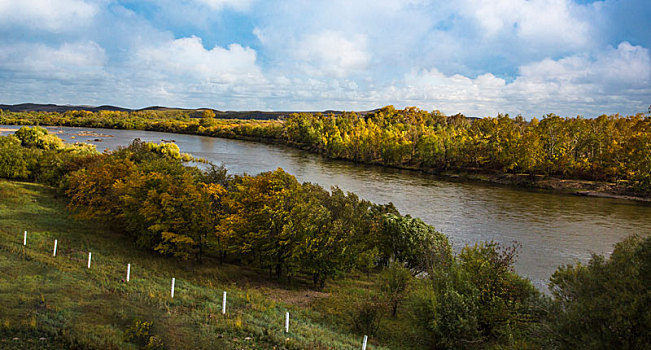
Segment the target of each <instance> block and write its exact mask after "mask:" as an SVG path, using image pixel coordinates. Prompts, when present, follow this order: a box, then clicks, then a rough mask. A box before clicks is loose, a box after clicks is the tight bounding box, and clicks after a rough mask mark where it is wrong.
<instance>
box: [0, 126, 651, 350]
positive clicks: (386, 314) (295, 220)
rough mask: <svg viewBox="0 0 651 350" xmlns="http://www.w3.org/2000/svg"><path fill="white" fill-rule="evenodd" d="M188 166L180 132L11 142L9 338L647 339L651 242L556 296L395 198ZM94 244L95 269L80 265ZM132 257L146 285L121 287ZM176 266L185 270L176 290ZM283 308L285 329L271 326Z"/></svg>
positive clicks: (305, 343)
mask: <svg viewBox="0 0 651 350" xmlns="http://www.w3.org/2000/svg"><path fill="white" fill-rule="evenodd" d="M189 161H192V158H191V157H189V156H188V155H184V154H182V153H181V152H180V150H179V148H178V146H176V145H175V144H171V143H161V144H155V143H145V142H141V141H140V140H134V142H133V143H132V144H131V145H129V146H128V147H121V148H119V149H117V150H114V151H111V152H105V153H101V154H100V153H99V152H97V151H96V149H95V148H94V146H93V145H88V144H81V143H76V144H65V143H63V141H62V140H61V139H59V138H58V137H57V136H56V135H52V134H48V131H47V130H46V129H44V128H41V127H31V128H30V127H22V128H20V129H19V130H17V131H16V132H15V133H14V134H13V135H9V136H0V178H5V179H13V180H31V181H35V182H37V183H36V184H28V183H17V182H8V181H4V180H3V181H0V236H1V237H0V238H1V239H0V267H2V268H1V269H0V271H2V272H0V282H1V283H0V302H1V303H2V305H5V306H7V308H5V309H3V312H2V314H0V322H1V323H0V338H1V339H0V347H5V345H6V346H7V347H10V348H11V347H12V346H13V345H15V344H17V343H11V342H12V341H15V339H18V341H19V342H20V341H22V340H24V339H25V338H26V339H28V340H25V343H20V345H21V346H23V347H26V348H30V347H33V348H43V346H40V345H38V344H37V345H34V341H36V340H35V339H36V338H37V337H38V341H44V342H48V344H49V342H52V343H53V344H55V345H53V347H61V346H68V347H75V348H89V349H94V348H101V349H106V348H143V349H165V348H180V347H184V346H186V345H188V344H190V343H191V344H192V346H191V347H193V348H202V347H210V346H212V344H220V345H223V348H263V349H273V348H283V349H305V348H310V349H331V348H351V347H353V348H354V347H358V346H359V339H361V338H362V336H364V335H368V336H369V337H370V339H371V342H372V343H373V344H374V348H378V349H379V348H382V347H387V348H400V349H422V348H435V349H458V348H467V349H508V348H513V349H520V348H533V349H537V348H560V349H582V348H586V349H590V348H631V349H632V348H642V347H644V346H646V345H647V344H649V343H651V329H650V327H649V326H648V325H649V320H651V312H649V310H648V305H649V303H651V294H650V293H649V290H651V285H650V284H649V283H651V275H649V273H650V272H651V237H639V236H632V237H629V238H627V239H626V240H624V241H623V242H620V243H618V244H617V245H616V246H615V249H614V251H613V253H612V254H611V256H610V257H609V258H604V257H602V256H597V255H594V256H593V257H592V259H591V260H590V262H589V263H588V264H586V265H583V264H578V263H577V264H576V265H574V266H572V265H568V266H562V267H559V268H558V269H557V271H556V272H555V273H554V274H553V275H552V277H551V279H550V290H551V293H552V296H551V297H550V296H546V295H544V294H542V293H540V291H538V290H536V288H535V287H534V286H533V285H532V284H531V282H530V281H529V280H527V279H526V278H523V277H521V276H519V275H518V274H516V273H515V272H514V270H513V263H514V261H515V259H516V257H517V250H518V249H517V245H514V246H511V247H504V246H501V245H499V244H497V243H494V242H483V243H478V244H476V245H474V246H466V247H464V248H463V249H461V251H460V252H459V253H454V252H453V250H452V248H451V245H450V243H449V241H448V238H447V237H446V236H445V235H443V234H441V233H439V232H437V231H436V230H435V229H434V227H432V226H430V225H427V224H425V223H424V222H422V221H421V220H420V219H418V218H412V217H410V216H409V215H403V214H401V213H399V212H398V211H397V210H396V209H395V208H394V207H393V205H392V204H391V203H389V204H386V205H378V204H374V203H371V202H369V201H365V200H361V199H359V197H357V196H356V195H355V194H354V193H344V192H343V191H341V190H340V189H338V188H336V187H334V188H332V189H331V191H327V190H325V189H324V188H322V187H321V186H319V185H317V184H311V183H302V184H301V183H299V182H298V181H297V180H296V178H295V177H294V176H292V175H291V174H287V173H286V172H284V171H283V170H282V169H277V170H275V171H269V172H265V173H261V174H258V175H255V176H249V175H241V176H240V175H232V174H228V173H227V171H226V170H225V169H224V168H223V167H218V166H214V165H210V166H209V168H208V169H207V170H201V169H199V168H197V167H192V166H187V165H186V164H187V162H189ZM43 184H45V185H49V186H51V187H46V186H44V185H43ZM53 196H57V197H59V198H58V199H55V198H53ZM64 206H67V210H68V211H69V213H70V214H66V212H65V211H64V210H63V209H64ZM72 218H74V219H75V220H77V221H73V219H72ZM23 231H29V232H30V236H29V237H30V238H28V239H27V240H25V241H28V242H30V243H29V246H27V245H25V241H21V240H20V239H21V238H23V239H25V238H26V237H27V234H25V236H22V235H21V234H22V232H23ZM54 239H57V240H59V253H58V255H60V256H57V257H53V256H52V251H51V249H52V248H51V244H52V241H53V240H54ZM21 243H22V245H21ZM91 250H92V252H93V255H92V256H93V259H94V260H93V266H95V268H94V269H90V268H84V264H85V260H84V259H85V257H86V256H87V257H88V259H90V252H91ZM86 253H88V254H86ZM134 258H135V259H136V261H135V263H134V260H133V259H134ZM127 263H129V264H131V263H134V265H133V266H134V267H137V268H136V269H133V270H131V271H132V272H133V274H132V275H131V276H132V277H135V276H139V274H141V275H140V276H142V277H137V278H141V279H140V280H137V281H138V282H136V280H134V281H133V282H134V283H131V282H130V283H128V284H125V283H123V282H122V281H121V278H122V277H121V276H122V274H123V272H124V271H123V269H124V267H125V265H126V264H127ZM89 266H90V264H89ZM141 266H142V267H144V269H141V268H140V267H141ZM118 276H120V277H118ZM168 277H178V278H177V282H178V284H179V285H178V287H179V290H178V294H177V295H178V298H176V297H175V298H174V299H173V300H172V299H171V298H170V297H169V294H168V293H169V289H168V288H169V285H168V283H169V279H168ZM247 280H254V281H257V283H255V284H254V285H253V286H246V284H247V282H246V281H247ZM242 284H245V286H242ZM270 286H272V287H270ZM269 288H271V289H273V290H272V291H271V293H270V295H267V294H266V293H267V292H268V291H270V289H269ZM222 290H229V291H231V293H233V291H234V293H233V294H230V295H232V296H234V298H233V301H234V305H233V304H229V305H231V309H230V310H232V311H230V312H231V313H229V315H227V316H228V317H220V316H218V315H215V314H216V313H218V311H217V310H219V309H218V308H219V306H221V303H220V302H221V299H219V298H220V296H221V292H222ZM16 291H18V292H17V293H19V295H18V296H16V295H15V293H16ZM296 291H298V293H296ZM304 293H305V294H304ZM275 294H280V295H281V297H277V296H276V297H272V296H271V295H275ZM299 295H307V296H308V297H306V298H304V297H300V298H298V300H297V297H298V296H299ZM310 295H311V296H310ZM16 299H18V301H19V302H15V301H16ZM80 300H83V302H80ZM116 305H117V306H116ZM287 310H293V311H292V315H294V316H293V317H294V318H293V319H294V320H298V321H297V322H296V323H295V326H292V327H293V328H292V329H295V331H294V333H291V334H284V333H282V332H280V331H278V330H277V329H276V328H274V327H273V326H271V327H270V325H275V324H278V325H280V324H282V319H283V315H284V312H285V311H287ZM613 319H615V320H619V321H618V322H615V323H613V321H612V320H613ZM278 328H280V327H278ZM189 334H193V337H190V338H191V339H189V338H188V335H189ZM21 339H22V340H21ZM41 339H44V340H41ZM188 339H189V340H188ZM38 341H36V343H38ZM188 342H190V343H188Z"/></svg>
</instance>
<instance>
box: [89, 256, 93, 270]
mask: <svg viewBox="0 0 651 350" xmlns="http://www.w3.org/2000/svg"><path fill="white" fill-rule="evenodd" d="M92 254H93V253H91V252H88V268H89V269H90V258H91V256H92Z"/></svg>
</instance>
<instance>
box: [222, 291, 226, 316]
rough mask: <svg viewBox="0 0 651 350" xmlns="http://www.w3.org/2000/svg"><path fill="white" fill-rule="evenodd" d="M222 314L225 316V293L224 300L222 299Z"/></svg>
mask: <svg viewBox="0 0 651 350" xmlns="http://www.w3.org/2000/svg"><path fill="white" fill-rule="evenodd" d="M222 314H223V315H226V291H224V298H223V299H222Z"/></svg>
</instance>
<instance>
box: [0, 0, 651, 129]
mask: <svg viewBox="0 0 651 350" xmlns="http://www.w3.org/2000/svg"><path fill="white" fill-rule="evenodd" d="M649 18H651V2H650V1H648V0H628V1H627V0H605V1H586V0H493V1H490V0H460V1H449V0H448V1H427V0H393V1H388V0H372V1H366V0H357V1H350V0H330V1H306V0H288V1H271V0H266V1H263V0H177V1H173V0H121V1H118V0H30V1H15V0H0V79H1V81H2V84H0V103H11V104H13V103H23V102H37V103H57V104H88V105H101V104H112V105H118V106H124V107H130V108H142V107H146V106H151V105H163V106H176V107H188V108H198V107H211V108H216V109H221V110H253V109H257V110H325V109H343V110H367V109H373V108H378V107H381V106H384V105H388V104H393V105H394V106H396V107H399V108H402V107H405V106H417V107H419V108H422V109H426V110H434V109H438V110H440V111H442V112H444V113H446V114H454V113H459V112H461V113H464V114H466V115H469V116H489V115H492V116H494V115H496V114H497V113H509V114H511V115H517V114H522V115H524V116H525V117H527V118H531V117H533V116H537V117H540V116H541V115H544V114H547V113H556V114H559V115H563V116H576V115H583V116H594V115H599V114H603V113H607V114H611V113H620V114H633V113H638V112H646V111H647V109H648V107H649V105H651V54H650V52H649V49H650V48H651V21H649V20H648V19H649Z"/></svg>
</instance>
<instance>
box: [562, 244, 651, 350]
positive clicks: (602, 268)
mask: <svg viewBox="0 0 651 350" xmlns="http://www.w3.org/2000/svg"><path fill="white" fill-rule="evenodd" d="M550 286H551V289H552V293H553V295H554V300H555V306H556V310H555V311H554V312H552V313H551V316H552V321H553V323H552V325H553V330H554V332H553V334H554V337H555V339H556V341H557V342H558V345H559V346H560V347H561V348H563V349H645V348H648V346H649V344H651V327H649V325H650V324H651V311H650V310H649V305H651V237H647V238H644V239H643V238H641V237H639V236H632V237H629V238H627V239H626V240H624V241H623V242H620V243H618V244H617V245H616V246H615V250H614V251H613V253H612V254H611V256H610V258H609V259H606V258H604V257H603V256H599V255H593V256H592V258H591V259H590V262H589V263H588V264H587V265H582V264H577V265H576V266H571V265H569V266H564V267H561V268H559V269H558V270H556V272H554V274H553V275H552V278H551V284H550Z"/></svg>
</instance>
